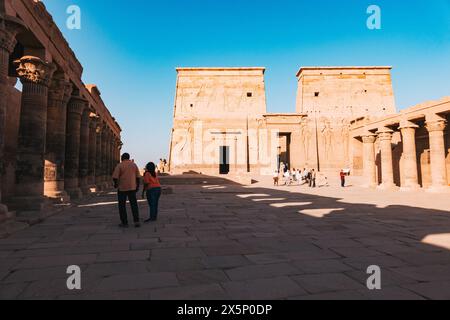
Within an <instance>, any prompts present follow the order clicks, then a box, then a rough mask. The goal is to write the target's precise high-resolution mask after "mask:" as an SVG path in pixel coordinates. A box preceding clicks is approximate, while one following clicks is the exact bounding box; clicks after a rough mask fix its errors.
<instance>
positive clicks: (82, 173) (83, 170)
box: [79, 109, 91, 195]
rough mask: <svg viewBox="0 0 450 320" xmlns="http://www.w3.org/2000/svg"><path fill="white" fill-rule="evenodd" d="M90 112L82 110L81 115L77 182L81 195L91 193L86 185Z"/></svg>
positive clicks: (87, 184)
mask: <svg viewBox="0 0 450 320" xmlns="http://www.w3.org/2000/svg"><path fill="white" fill-rule="evenodd" d="M90 115H91V111H90V110H89V109H84V110H83V113H82V115H81V126H80V167H79V182H80V189H81V192H82V193H83V195H88V194H90V193H91V189H90V188H89V183H88V174H89V120H90Z"/></svg>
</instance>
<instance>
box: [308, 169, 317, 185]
mask: <svg viewBox="0 0 450 320" xmlns="http://www.w3.org/2000/svg"><path fill="white" fill-rule="evenodd" d="M316 178H317V174H316V170H314V169H312V170H311V173H310V180H309V186H310V187H311V188H315V187H316Z"/></svg>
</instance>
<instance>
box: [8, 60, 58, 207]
mask: <svg viewBox="0 0 450 320" xmlns="http://www.w3.org/2000/svg"><path fill="white" fill-rule="evenodd" d="M15 63H16V65H17V73H18V75H19V77H20V81H21V82H22V84H23V89H22V103H21V112H20V125H19V138H18V144H17V169H16V184H17V186H16V197H15V199H14V204H15V206H16V209H17V210H20V211H40V210H42V209H43V204H44V161H45V160H44V158H45V140H46V136H47V105H48V88H49V85H50V81H51V79H52V76H53V73H54V72H55V69H56V67H55V65H54V64H52V63H47V62H44V61H42V60H41V59H40V58H38V57H32V56H25V57H23V58H21V59H20V60H17V61H15Z"/></svg>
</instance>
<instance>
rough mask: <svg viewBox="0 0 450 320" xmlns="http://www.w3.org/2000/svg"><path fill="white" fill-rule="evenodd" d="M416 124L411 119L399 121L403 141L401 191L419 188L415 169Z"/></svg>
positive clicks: (417, 173) (417, 174)
mask: <svg viewBox="0 0 450 320" xmlns="http://www.w3.org/2000/svg"><path fill="white" fill-rule="evenodd" d="M417 128H419V126H418V125H416V124H415V123H413V122H411V121H402V122H400V128H399V129H400V131H401V133H402V141H403V156H402V162H403V163H402V176H403V184H402V187H401V188H400V190H401V191H412V190H418V189H420V185H419V172H418V169H417V148H416V129H417Z"/></svg>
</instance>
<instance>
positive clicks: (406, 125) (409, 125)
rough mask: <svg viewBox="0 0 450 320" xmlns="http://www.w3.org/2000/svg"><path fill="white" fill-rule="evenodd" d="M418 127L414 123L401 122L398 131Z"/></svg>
mask: <svg viewBox="0 0 450 320" xmlns="http://www.w3.org/2000/svg"><path fill="white" fill-rule="evenodd" d="M418 128H419V126H418V125H417V124H415V123H414V122H411V121H407V120H403V121H400V127H399V129H400V130H402V129H418Z"/></svg>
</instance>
